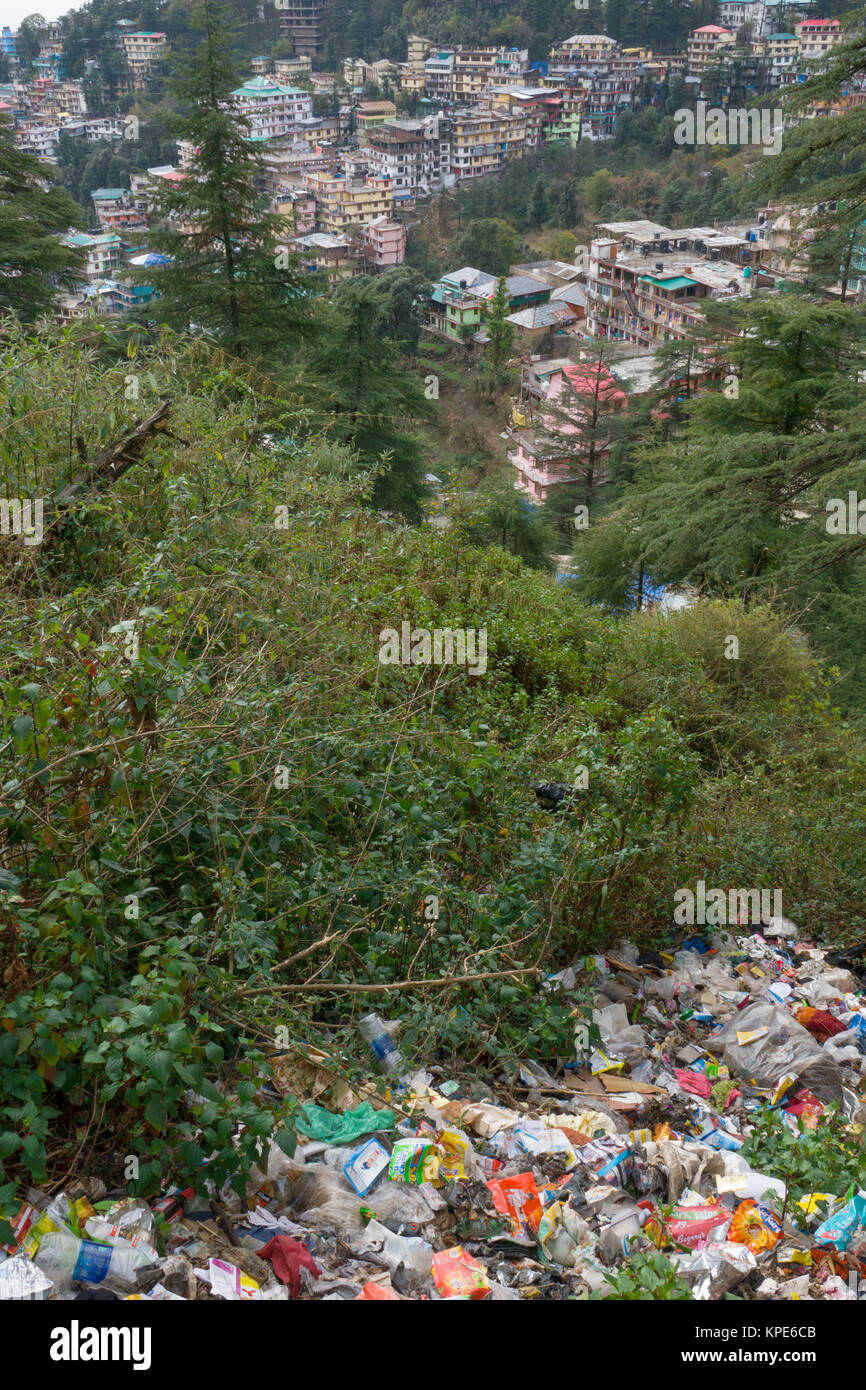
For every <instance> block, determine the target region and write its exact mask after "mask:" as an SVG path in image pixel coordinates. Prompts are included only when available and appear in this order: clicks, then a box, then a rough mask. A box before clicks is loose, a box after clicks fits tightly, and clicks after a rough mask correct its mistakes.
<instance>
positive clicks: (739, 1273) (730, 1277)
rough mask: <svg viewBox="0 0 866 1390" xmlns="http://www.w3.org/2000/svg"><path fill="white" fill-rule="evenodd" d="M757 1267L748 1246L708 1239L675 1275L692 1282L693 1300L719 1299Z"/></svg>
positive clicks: (729, 1241)
mask: <svg viewBox="0 0 866 1390" xmlns="http://www.w3.org/2000/svg"><path fill="white" fill-rule="evenodd" d="M757 1266H758V1262H757V1260H756V1259H755V1257H754V1255H753V1254H752V1252H751V1250H749V1249H748V1247H747V1246H745V1245H738V1244H736V1242H735V1241H731V1240H720V1241H714V1240H711V1241H707V1244H706V1245H705V1246H704V1248H703V1249H702V1250H700V1251H698V1252H697V1254H695V1255H693V1256H692V1257H691V1259H689V1260H688V1261H686V1263H685V1264H681V1265H680V1266H679V1270H678V1273H680V1274H681V1275H684V1277H685V1278H686V1279H689V1280H693V1281H694V1283H693V1287H692V1296H693V1297H694V1298H695V1299H708V1298H721V1297H722V1295H723V1294H726V1293H728V1292H729V1290H731V1289H733V1288H735V1287H736V1285H737V1284H740V1283H742V1281H743V1280H744V1279H745V1278H746V1276H747V1275H748V1274H751V1272H752V1270H753V1269H757Z"/></svg>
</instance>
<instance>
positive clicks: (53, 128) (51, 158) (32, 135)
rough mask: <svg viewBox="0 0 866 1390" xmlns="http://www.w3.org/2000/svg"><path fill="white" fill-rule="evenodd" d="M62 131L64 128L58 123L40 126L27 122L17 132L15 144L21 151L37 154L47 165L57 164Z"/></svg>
mask: <svg viewBox="0 0 866 1390" xmlns="http://www.w3.org/2000/svg"><path fill="white" fill-rule="evenodd" d="M61 130H63V126H62V125H59V124H56V123H55V124H53V125H38V124H37V123H36V122H35V121H34V122H27V123H26V124H25V125H22V126H20V127H19V128H18V129H17V130H16V131H15V143H16V145H18V146H19V148H20V149H22V150H27V152H28V153H29V154H35V155H36V158H37V159H41V160H43V161H44V162H45V163H46V164H56V163H57V145H58V142H59V140H60V132H61Z"/></svg>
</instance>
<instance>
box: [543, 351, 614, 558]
mask: <svg viewBox="0 0 866 1390" xmlns="http://www.w3.org/2000/svg"><path fill="white" fill-rule="evenodd" d="M606 351H607V350H606V348H605V347H604V346H601V347H599V348H598V349H597V351H596V352H595V354H594V356H593V359H592V361H590V362H580V363H575V365H574V366H573V367H570V368H567V369H566V371H565V372H563V373H562V378H561V388H560V389H559V391H558V392H557V394H555V395H554V393H553V390H551V392H550V393H549V394H548V397H547V400H546V401H545V402H544V403H543V405H542V406H541V408H540V425H541V429H540V431H537V433H539V434H540V436H541V437H542V438H543V440H544V441H545V443H546V444H548V445H551V446H552V445H555V446H556V447H555V450H553V452H555V454H556V455H558V456H560V457H563V458H566V459H567V460H568V466H567V472H566V474H565V476H564V478H563V480H562V482H560V483H559V484H558V485H557V486H556V487H554V488H553V489H552V491H551V495H550V497H549V498H548V501H547V502H546V503H545V510H546V512H547V514H548V516H549V517H550V519H551V520H552V521H553V522H555V523H556V525H557V526H558V528H559V531H560V534H561V536H562V537H563V539H565V540H566V541H567V542H568V543H569V544H571V543H572V541H573V540H574V529H573V518H574V512H575V507H576V506H580V507H586V508H587V510H588V512H589V513H590V514H592V513H594V512H595V510H596V509H597V508H598V507H599V506H601V505H602V504H603V503H604V502H606V501H607V498H608V494H609V491H610V487H609V481H610V450H611V445H612V443H613V440H614V437H615V433H616V419H617V416H618V415H619V413H620V412H621V411H622V410H624V408H625V404H626V395H625V392H624V391H623V389H622V387H621V386H620V385H619V383H618V382H617V381H616V379H615V378H614V377H613V375H612V374H611V372H610V370H609V368H608V366H607V363H606Z"/></svg>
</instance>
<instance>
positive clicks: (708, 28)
mask: <svg viewBox="0 0 866 1390" xmlns="http://www.w3.org/2000/svg"><path fill="white" fill-rule="evenodd" d="M735 40H736V34H734V33H733V32H732V31H731V30H730V29H725V28H723V27H722V26H721V25H720V24H703V25H702V26H701V28H700V29H693V30H692V32H691V33H690V34H689V45H688V50H689V72H691V73H694V74H696V75H698V76H699V75H700V74H701V73H702V72H703V70H704V68H707V67H711V66H712V65H713V64H714V63H718V62H719V61H720V59H721V58H723V57H724V56H725V53H726V51H727V50H728V49H731V48H733V47H734V43H735Z"/></svg>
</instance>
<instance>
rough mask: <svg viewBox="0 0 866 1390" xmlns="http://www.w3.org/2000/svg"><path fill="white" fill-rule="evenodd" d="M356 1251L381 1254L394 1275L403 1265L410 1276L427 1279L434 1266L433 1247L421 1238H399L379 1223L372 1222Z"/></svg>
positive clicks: (358, 1243)
mask: <svg viewBox="0 0 866 1390" xmlns="http://www.w3.org/2000/svg"><path fill="white" fill-rule="evenodd" d="M355 1249H356V1250H357V1251H358V1252H359V1253H361V1252H363V1251H364V1250H370V1251H373V1252H375V1253H376V1254H380V1255H381V1256H382V1258H383V1259H384V1260H386V1261H387V1264H388V1268H389V1269H390V1271H391V1274H392V1275H393V1274H394V1273H395V1271H396V1270H397V1269H398V1268H399V1267H400V1265H403V1267H404V1269H406V1271H407V1272H408V1273H410V1274H414V1275H416V1276H417V1277H418V1278H419V1279H426V1278H427V1277H428V1276H429V1274H430V1272H431V1269H432V1266H433V1247H432V1245H429V1244H428V1243H427V1241H426V1240H422V1239H421V1238H420V1236H398V1235H395V1234H394V1232H393V1231H389V1230H388V1229H387V1227H385V1226H383V1225H382V1224H381V1222H379V1221H371V1222H370V1223H369V1224H368V1226H367V1227H366V1229H365V1231H364V1235H363V1238H362V1239H361V1240H360V1241H358V1242H356V1244H355Z"/></svg>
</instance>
